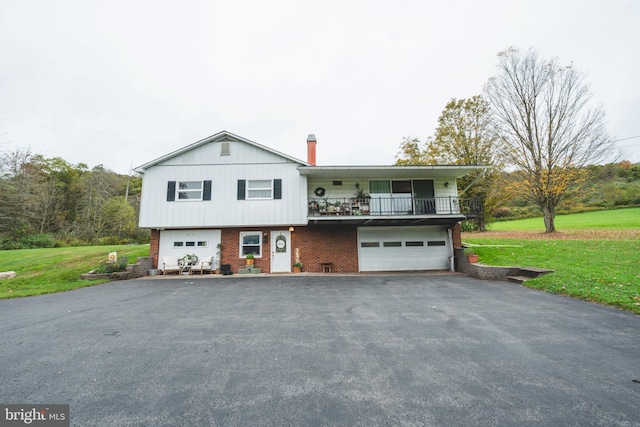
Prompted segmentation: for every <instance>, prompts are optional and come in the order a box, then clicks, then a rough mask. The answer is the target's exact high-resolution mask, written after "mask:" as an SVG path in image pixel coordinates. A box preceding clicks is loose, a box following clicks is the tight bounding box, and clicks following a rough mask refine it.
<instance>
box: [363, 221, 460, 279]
mask: <svg viewBox="0 0 640 427" xmlns="http://www.w3.org/2000/svg"><path fill="white" fill-rule="evenodd" d="M448 240H449V237H448V234H447V231H446V230H443V229H442V228H440V227H429V226H426V227H359V228H358V261H359V264H360V271H411V270H446V269H448V268H449V241H448Z"/></svg>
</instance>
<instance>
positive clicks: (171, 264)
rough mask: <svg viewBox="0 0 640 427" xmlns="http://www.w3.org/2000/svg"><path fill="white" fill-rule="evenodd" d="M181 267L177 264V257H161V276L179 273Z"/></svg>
mask: <svg viewBox="0 0 640 427" xmlns="http://www.w3.org/2000/svg"><path fill="white" fill-rule="evenodd" d="M181 269H182V267H181V265H180V264H179V263H178V257H175V256H165V257H162V275H163V276H164V275H166V274H167V273H171V272H174V271H175V272H178V273H180V271H181Z"/></svg>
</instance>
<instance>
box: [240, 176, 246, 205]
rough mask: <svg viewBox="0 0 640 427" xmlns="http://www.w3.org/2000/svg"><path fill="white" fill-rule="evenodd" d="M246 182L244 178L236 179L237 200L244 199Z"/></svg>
mask: <svg viewBox="0 0 640 427" xmlns="http://www.w3.org/2000/svg"><path fill="white" fill-rule="evenodd" d="M246 188H247V182H246V181H245V180H244V179H239V180H238V200H244V199H245V198H246V192H247V190H246Z"/></svg>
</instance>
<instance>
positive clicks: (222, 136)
mask: <svg viewBox="0 0 640 427" xmlns="http://www.w3.org/2000/svg"><path fill="white" fill-rule="evenodd" d="M227 140H232V141H238V142H244V143H245V144H249V145H253V146H254V147H257V148H260V149H262V150H264V151H267V152H269V153H272V154H275V155H277V156H280V157H283V158H285V159H287V160H289V161H292V162H294V163H298V164H300V165H301V166H311V165H310V164H309V163H307V162H303V161H302V160H300V159H296V158H295V157H291V156H289V155H287V154H284V153H281V152H279V151H277V150H274V149H272V148H269V147H267V146H264V145H261V144H258V143H257V142H254V141H251V140H248V139H246V138H243V137H241V136H238V135H235V134H233V133H231V132H227V131H226V130H223V131H222V132H218V133H216V134H214V135H211V136H208V137H206V138H204V139H201V140H200V141H196V142H194V143H193V144H189V145H187V146H185V147H182V148H180V149H179V150H176V151H173V152H171V153H169V154H165V155H164V156H162V157H158V158H157V159H155V160H152V161H150V162H148V163H145V164H143V165H140V166H138V167H136V168H134V170H135V171H136V172H138V173H141V174H144V171H145V170H147V169H149V168H150V167H152V166H155V165H157V164H159V163H162V162H164V161H166V160H169V159H171V158H173V157H176V156H179V155H181V154H183V153H186V152H187V151H190V150H193V149H195V148H198V147H200V146H202V145H205V144H208V143H210V142H217V141H227Z"/></svg>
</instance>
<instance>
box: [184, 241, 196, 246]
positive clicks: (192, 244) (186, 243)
mask: <svg viewBox="0 0 640 427" xmlns="http://www.w3.org/2000/svg"><path fill="white" fill-rule="evenodd" d="M195 245H196V242H185V246H190V247H193V246H195Z"/></svg>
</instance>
